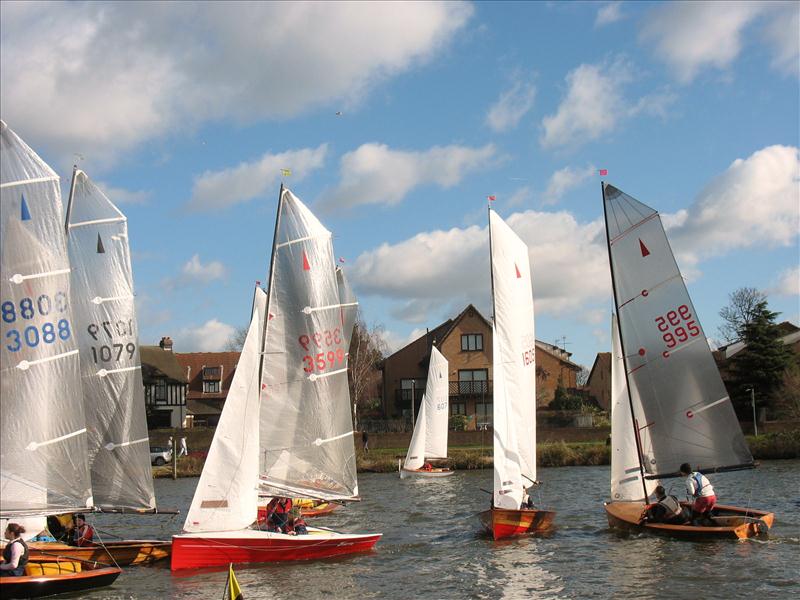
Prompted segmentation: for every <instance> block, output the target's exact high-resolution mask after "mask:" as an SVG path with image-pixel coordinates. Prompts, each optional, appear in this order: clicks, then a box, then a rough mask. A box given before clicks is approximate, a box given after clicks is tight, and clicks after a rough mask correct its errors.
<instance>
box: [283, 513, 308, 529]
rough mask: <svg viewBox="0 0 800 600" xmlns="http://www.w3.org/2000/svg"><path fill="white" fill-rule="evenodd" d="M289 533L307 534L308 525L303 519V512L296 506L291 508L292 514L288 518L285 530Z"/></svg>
mask: <svg viewBox="0 0 800 600" xmlns="http://www.w3.org/2000/svg"><path fill="white" fill-rule="evenodd" d="M286 533H288V534H289V535H306V534H308V526H307V525H306V522H305V520H304V519H303V514H302V512H301V510H300V508H298V507H294V508H293V509H292V516H291V517H290V518H289V523H288V525H287V531H286Z"/></svg>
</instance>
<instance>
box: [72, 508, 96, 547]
mask: <svg viewBox="0 0 800 600" xmlns="http://www.w3.org/2000/svg"><path fill="white" fill-rule="evenodd" d="M93 539H94V527H92V526H91V525H89V524H88V523H87V522H86V517H85V516H84V515H83V513H78V514H77V515H75V525H74V526H73V528H72V539H71V540H70V546H94V545H95V544H94V542H93V541H92V540H93Z"/></svg>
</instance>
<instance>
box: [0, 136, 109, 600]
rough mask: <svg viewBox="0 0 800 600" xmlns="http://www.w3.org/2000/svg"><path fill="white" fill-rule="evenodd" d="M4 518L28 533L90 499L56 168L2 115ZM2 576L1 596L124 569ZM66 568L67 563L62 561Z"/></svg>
mask: <svg viewBox="0 0 800 600" xmlns="http://www.w3.org/2000/svg"><path fill="white" fill-rule="evenodd" d="M0 244H2V251H1V252H0V272H1V273H2V277H0V312H1V313H2V317H1V318H0V336H2V340H3V343H2V346H0V398H1V400H0V439H1V440H2V443H0V519H2V522H3V528H5V525H6V524H7V523H8V522H19V523H21V524H23V526H25V527H26V528H28V527H30V529H29V530H28V531H29V532H30V533H34V534H35V533H38V532H39V531H41V530H42V529H44V525H45V523H46V517H47V516H48V515H55V514H60V513H64V512H76V511H84V510H91V509H92V507H93V506H94V500H93V498H92V487H91V479H90V476H89V460H88V451H87V441H86V438H87V435H86V434H87V431H86V419H85V415H84V411H83V404H82V394H81V379H80V364H79V358H78V345H77V340H76V332H75V320H74V318H73V305H72V295H71V291H70V266H69V261H68V258H67V250H66V244H65V240H64V229H63V220H62V210H61V192H60V188H59V178H58V175H56V174H55V172H54V171H53V170H52V169H51V168H50V167H49V166H48V165H47V164H46V163H45V162H44V161H43V160H42V159H41V158H40V157H39V156H38V155H37V154H36V153H35V152H34V151H33V150H32V149H31V148H30V147H29V146H28V145H27V144H25V142H23V141H22V140H21V139H20V138H19V137H18V136H17V135H16V134H15V133H14V132H13V131H12V130H11V129H10V128H9V127H8V126H7V125H6V123H5V122H3V121H0ZM52 562H53V561H46V562H45V561H42V560H38V559H35V558H33V557H31V559H30V561H29V563H28V567H26V573H29V574H27V575H25V576H21V577H0V596H2V597H3V598H6V597H9V598H12V597H31V596H37V595H43V594H45V593H49V594H52V593H58V592H62V591H75V590H82V589H90V588H93V587H100V586H103V585H109V584H111V583H113V582H114V580H115V579H116V578H117V576H118V575H119V573H120V570H119V569H118V568H111V567H109V568H96V569H94V568H92V565H85V564H84V565H81V563H80V562H77V563H73V562H72V561H65V563H69V564H70V565H71V566H70V567H69V568H70V569H71V570H72V571H73V572H72V573H69V574H68V573H66V572H61V573H59V571H61V570H62V569H61V567H60V566H56V567H54V568H53V570H52V571H51V572H54V573H55V574H50V575H39V576H36V575H34V574H33V573H35V572H36V571H37V568H38V570H39V572H40V573H42V572H43V570H44V567H43V565H49V564H51V563H52ZM64 568H65V569H66V568H67V567H66V565H65V567H64Z"/></svg>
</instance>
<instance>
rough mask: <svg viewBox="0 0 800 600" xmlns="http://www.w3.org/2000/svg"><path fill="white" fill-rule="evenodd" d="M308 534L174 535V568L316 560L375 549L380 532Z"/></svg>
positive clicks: (311, 529) (311, 531) (316, 531)
mask: <svg viewBox="0 0 800 600" xmlns="http://www.w3.org/2000/svg"><path fill="white" fill-rule="evenodd" d="M308 531H309V533H308V534H307V535H286V534H282V533H271V532H267V531H255V530H244V531H229V532H208V533H188V534H181V535H176V536H173V538H172V570H173V571H179V570H182V569H196V568H201V567H220V566H227V565H229V564H231V563H233V564H246V563H266V562H280V561H295V560H315V559H320V558H330V557H332V556H342V555H345V554H356V553H361V552H368V551H370V550H372V548H373V547H374V546H375V544H376V543H377V541H378V540H379V539H380V538H381V535H382V534H380V533H377V534H342V533H336V532H332V531H328V530H323V529H317V528H315V527H309V528H308Z"/></svg>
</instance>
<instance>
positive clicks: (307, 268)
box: [303, 250, 311, 271]
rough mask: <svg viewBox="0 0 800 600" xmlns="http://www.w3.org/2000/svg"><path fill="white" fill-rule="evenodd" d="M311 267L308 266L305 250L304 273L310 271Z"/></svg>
mask: <svg viewBox="0 0 800 600" xmlns="http://www.w3.org/2000/svg"><path fill="white" fill-rule="evenodd" d="M310 270H311V265H310V264H308V256H306V251H305V250H303V271H310Z"/></svg>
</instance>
